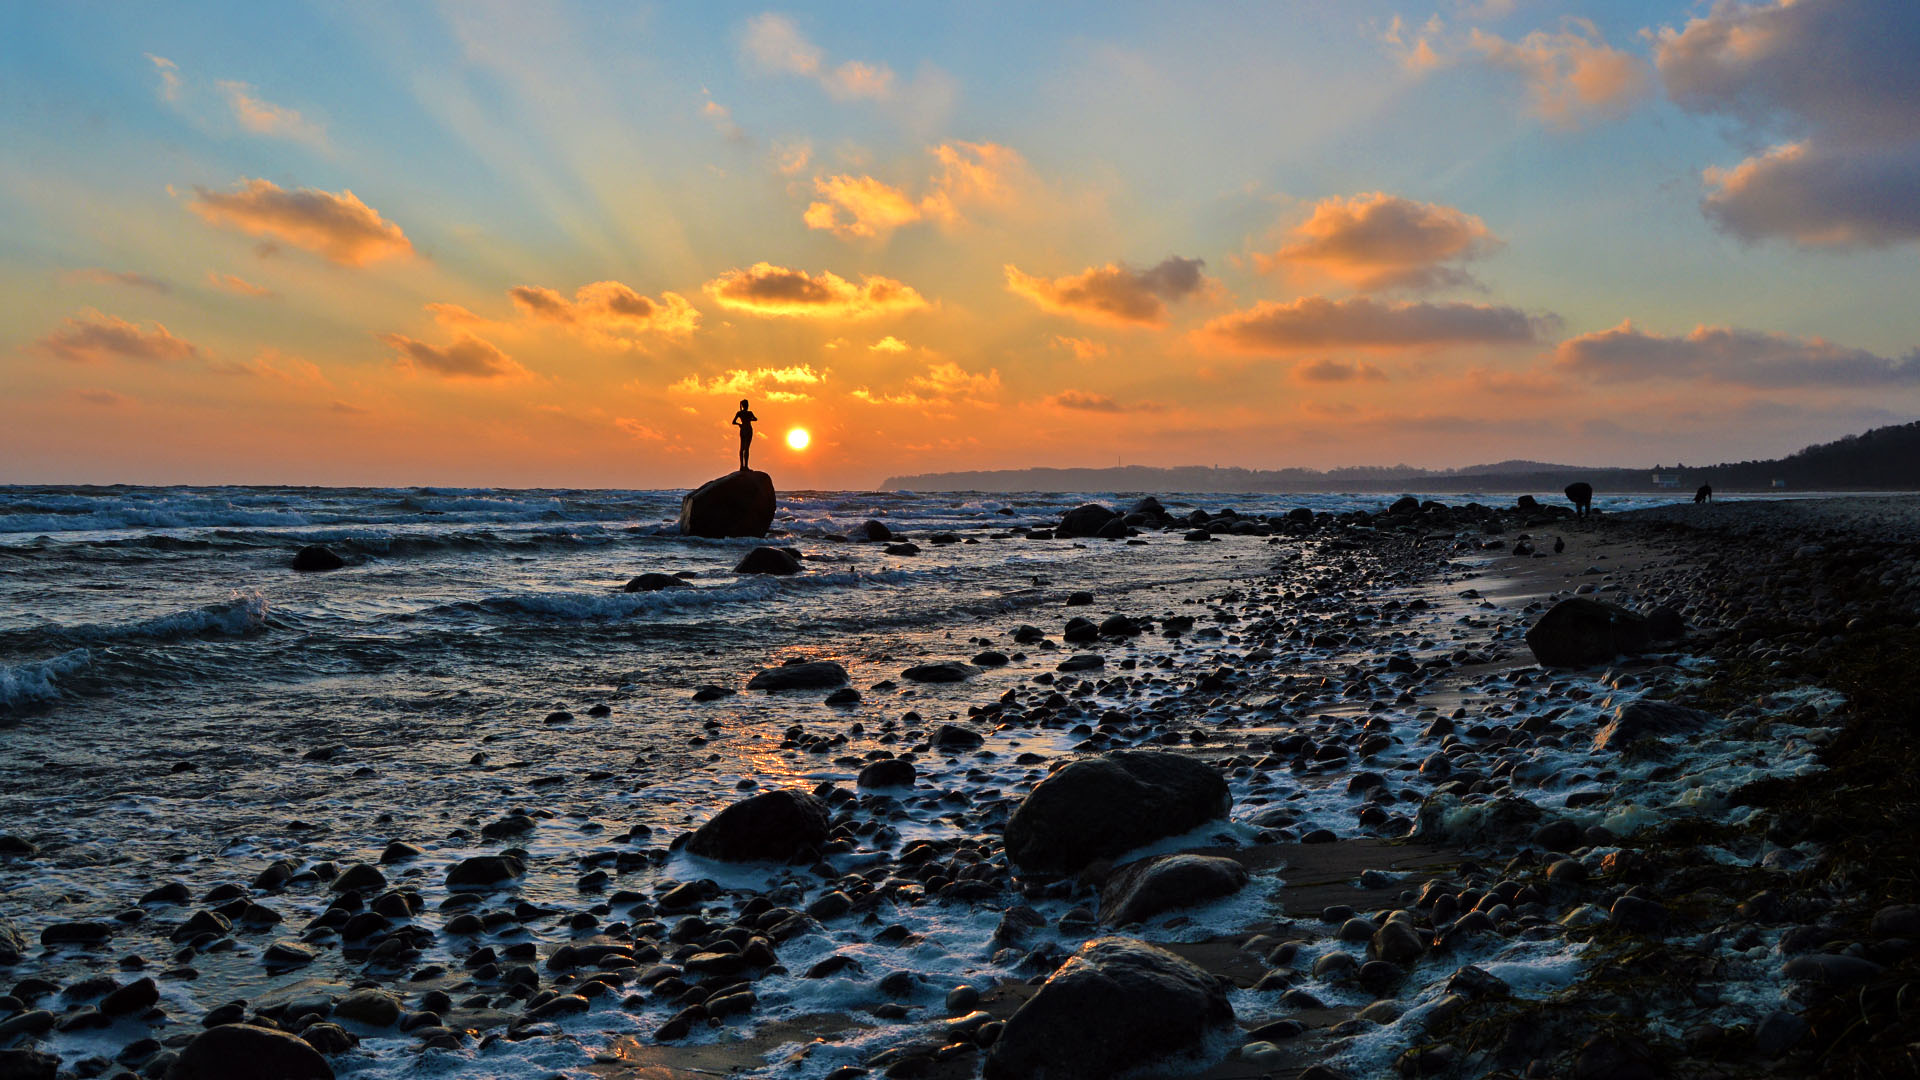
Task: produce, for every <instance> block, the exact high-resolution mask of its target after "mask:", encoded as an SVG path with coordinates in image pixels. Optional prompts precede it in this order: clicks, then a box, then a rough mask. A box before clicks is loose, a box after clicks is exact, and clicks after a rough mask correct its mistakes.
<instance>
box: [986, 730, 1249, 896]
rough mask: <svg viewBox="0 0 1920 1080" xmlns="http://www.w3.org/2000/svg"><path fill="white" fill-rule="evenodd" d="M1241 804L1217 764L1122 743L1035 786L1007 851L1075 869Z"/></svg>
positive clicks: (1024, 860)
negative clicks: (1122, 747) (1126, 746)
mask: <svg viewBox="0 0 1920 1080" xmlns="http://www.w3.org/2000/svg"><path fill="white" fill-rule="evenodd" d="M1232 805H1233V797H1232V795H1231V794H1230V793H1229V792H1228V790H1227V782H1226V780H1225V779H1224V778H1223V777H1221V775H1220V774H1219V773H1217V772H1215V771H1214V770H1213V769H1211V768H1209V767H1207V766H1206V765H1203V764H1201V763H1200V762H1198V761H1194V760H1193V759H1191V758H1186V757H1181V756H1180V755H1178V754H1169V753H1164V752H1161V751H1156V750H1120V751H1117V752H1115V753H1112V754H1106V755H1104V756H1101V757H1090V758H1080V759H1078V760H1076V761H1070V762H1068V763H1067V764H1066V765H1063V766H1061V767H1060V768H1059V769H1057V770H1056V771H1055V772H1054V773H1053V774H1052V775H1051V776H1048V777H1047V778H1046V779H1044V780H1042V781H1040V782H1039V783H1038V784H1036V785H1034V788H1033V790H1032V791H1030V792H1028V793H1027V797H1026V798H1025V799H1023V800H1022V801H1021V803H1020V806H1019V807H1018V808H1017V809H1015V810H1014V812H1013V816H1012V817H1011V818H1010V819H1008V821H1007V830H1006V844H1007V857H1008V859H1009V860H1011V861H1012V862H1013V863H1014V864H1015V865H1016V866H1020V867H1022V868H1024V869H1027V870H1038V871H1048V872H1053V873H1074V872H1076V871H1078V870H1080V869H1081V868H1083V867H1085V866H1086V865H1087V864H1088V863H1091V862H1093V861H1095V860H1096V859H1106V858H1112V857H1113V856H1116V855H1119V854H1121V853H1123V852H1126V851H1129V850H1131V849H1133V848H1136V847H1139V846H1141V845H1142V844H1150V843H1152V842H1153V841H1155V840H1159V839H1162V838H1164V837H1168V836H1178V835H1179V834H1181V833H1183V832H1186V831H1188V830H1190V829H1194V828H1198V827H1199V826H1201V825H1203V824H1205V823H1207V822H1209V821H1212V820H1214V819H1216V818H1223V817H1225V816H1226V815H1227V811H1228V810H1229V809H1230V808H1231V807H1232Z"/></svg>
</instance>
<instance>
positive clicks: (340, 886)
mask: <svg viewBox="0 0 1920 1080" xmlns="http://www.w3.org/2000/svg"><path fill="white" fill-rule="evenodd" d="M332 887H333V891H334V892H346V891H347V890H348V889H352V890H353V891H355V892H359V893H368V894H371V893H377V892H379V891H380V890H381V889H384V888H386V887H387V875H385V874H383V873H381V872H380V870H379V868H378V867H375V866H372V865H370V864H368V863H355V864H353V865H352V866H349V867H347V868H346V869H345V870H343V871H341V872H340V876H339V877H336V878H334V879H333V886H332Z"/></svg>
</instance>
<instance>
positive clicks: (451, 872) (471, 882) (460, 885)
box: [447, 855, 527, 890]
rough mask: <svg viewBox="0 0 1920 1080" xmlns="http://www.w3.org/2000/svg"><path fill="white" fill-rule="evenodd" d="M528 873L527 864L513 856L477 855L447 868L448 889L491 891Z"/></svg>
mask: <svg viewBox="0 0 1920 1080" xmlns="http://www.w3.org/2000/svg"><path fill="white" fill-rule="evenodd" d="M526 872H527V867H526V864H525V863H523V862H521V861H520V860H519V859H516V858H514V857H513V856H511V855H475V856H474V857H473V858H471V859H462V860H461V861H459V862H457V863H454V864H453V865H452V866H451V867H448V868H447V888H449V889H456V890H458V889H490V888H492V887H494V886H495V885H499V884H501V883H502V882H507V881H512V880H513V879H514V878H517V877H520V876H521V875H523V874H525V873H526Z"/></svg>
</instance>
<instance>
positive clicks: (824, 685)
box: [747, 660, 847, 691]
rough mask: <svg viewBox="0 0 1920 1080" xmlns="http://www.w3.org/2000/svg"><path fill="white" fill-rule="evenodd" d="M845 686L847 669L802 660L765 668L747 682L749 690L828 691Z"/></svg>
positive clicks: (825, 663)
mask: <svg viewBox="0 0 1920 1080" xmlns="http://www.w3.org/2000/svg"><path fill="white" fill-rule="evenodd" d="M846 684H847V669H846V668H843V667H841V666H840V665H839V664H836V663H834V662H833V661H831V660H802V661H799V662H797V663H793V662H789V663H786V664H782V665H781V666H779V667H776V668H767V669H766V670H765V671H762V672H761V673H760V674H758V675H755V676H754V677H753V678H751V679H748V680H747V689H749V690H767V691H774V690H830V689H832V688H833V687H836V686H845V685H846Z"/></svg>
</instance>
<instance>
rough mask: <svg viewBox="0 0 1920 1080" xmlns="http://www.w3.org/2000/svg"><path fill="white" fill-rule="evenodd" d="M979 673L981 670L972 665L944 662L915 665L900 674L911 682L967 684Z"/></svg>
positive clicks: (956, 661)
mask: <svg viewBox="0 0 1920 1080" xmlns="http://www.w3.org/2000/svg"><path fill="white" fill-rule="evenodd" d="M979 673H980V669H979V668H977V667H974V666H973V665H972V664H963V663H961V662H960V661H958V660H942V661H940V662H939V663H936V664H915V665H914V666H912V667H910V668H908V669H907V670H905V671H903V672H901V673H900V674H901V676H902V677H903V678H905V679H906V680H907V681H909V682H920V683H951V682H965V681H967V680H968V679H971V678H973V677H974V676H975V675H978V674H979Z"/></svg>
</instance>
